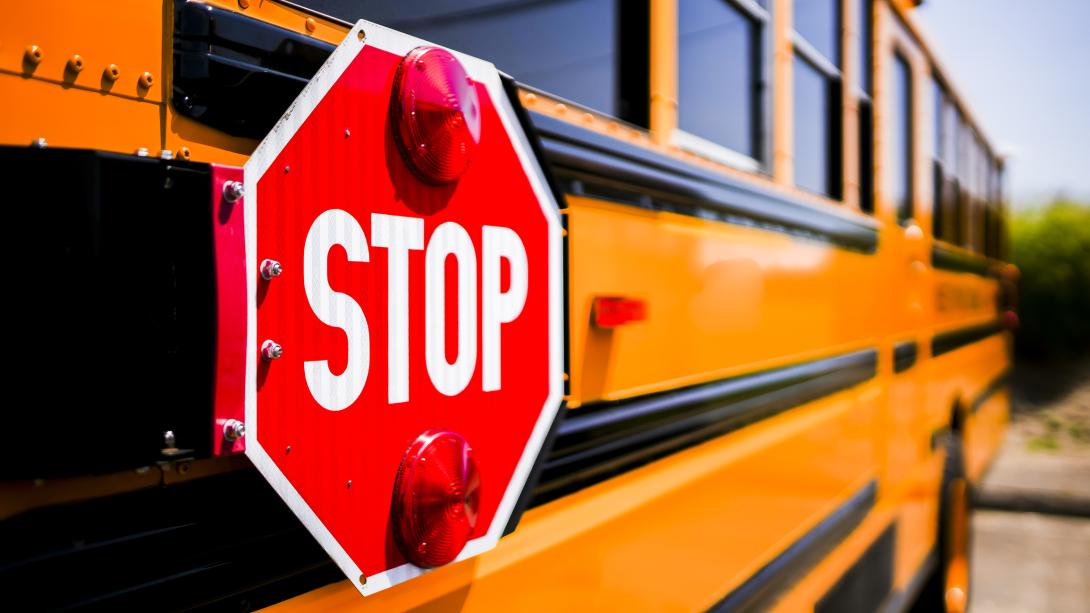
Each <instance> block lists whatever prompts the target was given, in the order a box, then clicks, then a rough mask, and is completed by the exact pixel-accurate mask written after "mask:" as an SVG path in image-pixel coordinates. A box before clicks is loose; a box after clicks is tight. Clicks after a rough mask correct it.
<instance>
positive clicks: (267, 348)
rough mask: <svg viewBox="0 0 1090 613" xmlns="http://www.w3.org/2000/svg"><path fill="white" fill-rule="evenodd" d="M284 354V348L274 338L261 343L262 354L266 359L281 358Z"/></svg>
mask: <svg viewBox="0 0 1090 613" xmlns="http://www.w3.org/2000/svg"><path fill="white" fill-rule="evenodd" d="M282 355H284V348H283V347H281V346H280V343H277V342H276V341H274V340H271V339H270V340H266V341H265V342H264V343H261V356H262V357H263V358H265V359H266V360H279V359H280V356H282Z"/></svg>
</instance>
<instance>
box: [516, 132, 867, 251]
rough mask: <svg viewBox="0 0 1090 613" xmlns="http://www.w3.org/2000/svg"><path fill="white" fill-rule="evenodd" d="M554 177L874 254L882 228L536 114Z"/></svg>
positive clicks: (608, 194) (653, 205)
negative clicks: (879, 230)
mask: <svg viewBox="0 0 1090 613" xmlns="http://www.w3.org/2000/svg"><path fill="white" fill-rule="evenodd" d="M530 116H531V118H532V120H533V122H534V126H535V127H536V129H537V131H538V134H539V136H540V138H541V142H542V144H543V146H544V148H545V154H546V157H547V158H548V160H549V163H550V164H551V165H552V167H553V172H554V173H555V174H556V175H557V176H558V177H559V178H561V179H562V180H564V181H566V185H565V189H566V190H567V191H568V192H570V193H573V194H578V195H589V196H593V197H596V198H602V199H607V200H613V201H616V202H621V203H624V204H630V205H633V206H638V207H641V208H647V209H652V210H664V211H670V212H674V213H679V214H684V215H691V216H694V217H700V218H703V219H716V220H719V221H724V222H728V223H733V224H738V225H743V226H750V227H759V228H763V229H767V230H772V231H777V232H785V233H787V234H791V235H792V236H800V237H804V238H808V239H814V240H820V241H825V242H829V243H832V244H834V245H837V246H839V247H843V248H846V249H851V250H854V251H861V252H864V253H873V252H874V251H875V249H877V247H878V224H877V223H876V222H874V221H873V220H870V219H867V218H863V217H860V216H856V215H853V214H850V213H845V212H842V211H837V210H834V209H830V210H821V209H820V208H818V207H815V206H812V205H810V204H807V203H805V202H803V201H802V200H797V199H794V198H791V197H790V196H787V195H785V194H782V193H778V192H775V191H773V190H770V189H763V188H760V187H757V186H755V185H751V184H749V183H746V182H743V181H739V180H736V179H734V178H732V177H730V176H728V175H725V174H720V173H716V172H713V171H710V170H707V169H704V168H700V167H698V166H695V165H693V164H689V163H686V162H683V161H681V160H677V159H674V158H672V157H670V156H668V155H665V154H662V153H658V152H655V151H651V150H649V149H644V148H642V147H638V146H636V145H633V144H630V143H626V142H624V141H620V140H617V139H614V138H611V137H609V136H606V135H604V134H599V133H597V132H593V131H591V130H587V129H585V128H581V127H579V126H576V125H572V124H569V123H566V122H563V121H560V120H558V119H554V118H552V117H548V116H545V115H542V114H540V113H534V112H531V113H530Z"/></svg>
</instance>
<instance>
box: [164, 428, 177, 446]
mask: <svg viewBox="0 0 1090 613" xmlns="http://www.w3.org/2000/svg"><path fill="white" fill-rule="evenodd" d="M176 442H177V440H176V439H175V438H174V431H173V430H167V431H166V432H164V433H163V445H164V446H165V447H167V448H168V449H172V448H173V447H174V444H175V443H176Z"/></svg>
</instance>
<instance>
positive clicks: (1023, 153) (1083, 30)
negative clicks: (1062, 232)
mask: <svg viewBox="0 0 1090 613" xmlns="http://www.w3.org/2000/svg"><path fill="white" fill-rule="evenodd" d="M916 19H917V21H918V23H919V24H920V25H921V26H922V27H923V30H924V32H925V36H926V37H927V39H928V40H929V41H930V42H931V45H932V47H933V49H934V50H935V51H936V53H937V55H938V58H939V61H940V62H941V63H942V65H943V66H944V67H945V68H946V72H947V73H949V74H947V76H948V78H949V79H950V80H951V81H952V82H953V83H954V87H955V89H956V90H957V91H958V92H959V93H960V94H961V95H962V97H963V99H964V101H965V102H966V104H967V105H968V107H969V109H970V112H971V113H972V114H973V115H974V116H975V117H976V118H977V119H978V120H979V122H980V124H981V126H982V128H983V130H984V133H985V134H986V135H987V136H988V138H989V139H991V142H992V144H993V145H995V146H996V148H997V150H998V151H999V152H1001V153H1008V154H1009V155H1010V158H1009V161H1008V165H1007V168H1008V171H1007V193H1008V195H1009V198H1010V201H1011V202H1012V203H1013V204H1014V206H1015V207H1016V208H1022V207H1027V206H1032V205H1034V204H1039V203H1041V202H1045V201H1048V200H1050V199H1051V198H1052V197H1053V196H1055V195H1056V194H1058V193H1063V194H1066V195H1068V196H1071V197H1074V198H1077V199H1080V200H1082V201H1084V202H1090V0H926V1H925V2H924V3H923V5H922V6H920V7H919V8H917V9H916Z"/></svg>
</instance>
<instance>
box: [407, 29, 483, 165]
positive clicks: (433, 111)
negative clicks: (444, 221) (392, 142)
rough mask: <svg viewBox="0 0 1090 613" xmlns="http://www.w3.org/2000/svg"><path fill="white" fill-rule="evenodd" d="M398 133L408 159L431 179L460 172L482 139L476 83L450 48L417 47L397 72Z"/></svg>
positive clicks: (408, 162)
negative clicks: (448, 49)
mask: <svg viewBox="0 0 1090 613" xmlns="http://www.w3.org/2000/svg"><path fill="white" fill-rule="evenodd" d="M392 102H393V114H392V119H393V121H394V126H393V132H394V134H395V135H396V136H397V143H398V147H399V148H400V149H401V154H402V156H404V158H405V161H406V163H407V164H408V165H409V167H410V168H412V170H413V172H414V173H416V175H417V176H418V177H420V178H421V179H422V180H424V181H426V182H428V183H434V184H443V183H450V182H451V181H454V180H456V179H458V178H459V177H461V176H462V175H463V174H464V173H465V171H466V168H468V167H469V163H470V161H471V160H472V158H473V152H474V151H475V150H476V149H477V143H478V142H480V139H481V104H480V100H479V99H478V98H477V88H476V86H475V85H474V83H473V81H472V80H471V79H470V78H469V75H467V74H466V71H465V68H463V67H462V64H461V63H460V62H459V61H458V59H457V58H455V57H454V55H452V54H451V53H450V52H449V51H447V50H446V49H440V48H438V47H417V48H416V49H413V50H412V51H410V52H409V53H408V54H407V55H406V56H405V58H404V59H402V60H401V65H400V66H398V69H397V75H396V76H395V77H394V99H393V101H392Z"/></svg>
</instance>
